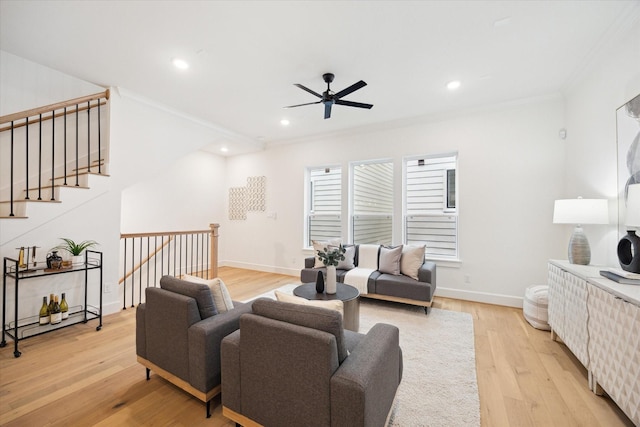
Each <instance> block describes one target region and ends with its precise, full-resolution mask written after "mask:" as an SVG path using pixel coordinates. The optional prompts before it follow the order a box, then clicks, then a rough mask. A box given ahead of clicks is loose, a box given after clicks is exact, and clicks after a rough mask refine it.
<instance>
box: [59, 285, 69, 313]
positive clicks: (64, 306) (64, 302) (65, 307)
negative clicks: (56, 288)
mask: <svg viewBox="0 0 640 427" xmlns="http://www.w3.org/2000/svg"><path fill="white" fill-rule="evenodd" d="M60 311H61V312H62V320H65V319H68V318H69V304H67V299H66V298H65V296H64V292H63V293H62V301H60Z"/></svg>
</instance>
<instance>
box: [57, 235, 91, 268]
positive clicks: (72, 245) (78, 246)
mask: <svg viewBox="0 0 640 427" xmlns="http://www.w3.org/2000/svg"><path fill="white" fill-rule="evenodd" d="M60 240H62V241H63V242H64V243H62V244H60V245H58V246H56V247H55V248H53V249H60V250H63V251H67V252H69V253H70V254H71V256H72V258H71V264H72V265H82V264H84V259H83V257H82V252H84V250H85V249H88V248H92V247H94V246H96V245H98V244H99V243H98V242H96V241H95V240H85V241H83V242H80V243H76V242H74V241H73V240H71V239H67V238H66V237H61V238H60Z"/></svg>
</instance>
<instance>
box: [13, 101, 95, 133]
mask: <svg viewBox="0 0 640 427" xmlns="http://www.w3.org/2000/svg"><path fill="white" fill-rule="evenodd" d="M103 105H107V101H100V102H99V103H98V104H95V105H92V106H91V107H90V108H96V107H98V106H100V107H102V106H103ZM88 109H89V107H87V106H84V107H80V108H78V112H80V111H86V110H88ZM75 112H76V109H75V108H74V109H73V110H68V111H67V114H75ZM62 116H64V112H62V113H58V114H56V115H55V116H54V115H51V111H49V114H48V115H46V116H44V115H43V116H42V120H40V119H39V118H38V119H34V120H33V121H30V122H29V124H30V125H32V124H35V123H39V122H46V121H47V120H51V119H52V118H56V119H57V118H58V117H62ZM26 125H27V123H26V121H24V122H20V123H17V124H16V123H14V124H13V128H14V129H18V128H21V127H24V126H26ZM8 130H11V125H8V126H5V127H0V132H5V131H8Z"/></svg>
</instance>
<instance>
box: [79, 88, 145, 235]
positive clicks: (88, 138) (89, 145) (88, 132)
mask: <svg viewBox="0 0 640 427" xmlns="http://www.w3.org/2000/svg"><path fill="white" fill-rule="evenodd" d="M87 172H89V173H90V172H91V101H87ZM140 246H142V241H140Z"/></svg>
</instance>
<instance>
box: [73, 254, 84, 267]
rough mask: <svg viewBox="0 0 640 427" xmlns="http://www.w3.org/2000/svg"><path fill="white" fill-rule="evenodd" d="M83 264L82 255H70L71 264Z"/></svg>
mask: <svg viewBox="0 0 640 427" xmlns="http://www.w3.org/2000/svg"><path fill="white" fill-rule="evenodd" d="M82 264H84V255H74V256H72V257H71V265H82Z"/></svg>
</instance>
